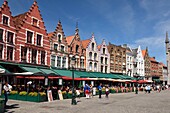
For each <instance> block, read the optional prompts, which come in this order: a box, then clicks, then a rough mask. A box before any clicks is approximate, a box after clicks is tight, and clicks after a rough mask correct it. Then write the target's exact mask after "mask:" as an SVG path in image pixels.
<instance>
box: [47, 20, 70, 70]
mask: <svg viewBox="0 0 170 113" xmlns="http://www.w3.org/2000/svg"><path fill="white" fill-rule="evenodd" d="M48 36H49V39H50V42H51V44H50V46H51V66H52V67H57V68H68V46H67V41H66V37H65V35H64V31H63V28H62V24H61V22H60V21H59V22H58V24H57V27H56V29H55V31H54V32H52V33H49V34H48Z"/></svg>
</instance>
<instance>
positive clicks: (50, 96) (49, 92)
mask: <svg viewBox="0 0 170 113" xmlns="http://www.w3.org/2000/svg"><path fill="white" fill-rule="evenodd" d="M47 97H48V102H51V101H53V95H52V90H47Z"/></svg>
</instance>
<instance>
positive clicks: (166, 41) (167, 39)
mask: <svg viewBox="0 0 170 113" xmlns="http://www.w3.org/2000/svg"><path fill="white" fill-rule="evenodd" d="M165 43H169V38H168V32H167V31H166V39H165Z"/></svg>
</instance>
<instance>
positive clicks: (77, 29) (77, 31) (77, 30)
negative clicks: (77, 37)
mask: <svg viewBox="0 0 170 113" xmlns="http://www.w3.org/2000/svg"><path fill="white" fill-rule="evenodd" d="M75 31H76V34H78V33H79V28H78V22H76V30H75Z"/></svg>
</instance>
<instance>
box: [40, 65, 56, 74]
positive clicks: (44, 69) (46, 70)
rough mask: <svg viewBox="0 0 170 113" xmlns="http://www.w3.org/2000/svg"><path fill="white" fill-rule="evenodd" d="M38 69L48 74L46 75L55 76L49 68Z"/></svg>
mask: <svg viewBox="0 0 170 113" xmlns="http://www.w3.org/2000/svg"><path fill="white" fill-rule="evenodd" d="M38 69H39V70H40V71H42V72H43V73H45V74H48V75H57V73H56V72H54V71H53V70H52V69H50V68H43V67H38Z"/></svg>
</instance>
